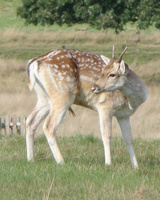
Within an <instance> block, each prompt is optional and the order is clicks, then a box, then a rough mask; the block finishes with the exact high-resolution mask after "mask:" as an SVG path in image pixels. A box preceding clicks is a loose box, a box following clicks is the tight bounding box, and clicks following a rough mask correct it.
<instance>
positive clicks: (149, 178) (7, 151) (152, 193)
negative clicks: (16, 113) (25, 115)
mask: <svg viewBox="0 0 160 200" xmlns="http://www.w3.org/2000/svg"><path fill="white" fill-rule="evenodd" d="M0 143H1V144H0V147H1V151H0V157H1V159H0V196H1V199H2V200H3V199H4V200H6V199H17V200H18V199H23V200H25V199H26V200H28V199H30V200H31V199H34V200H36V199H37V200H40V199H54V200H55V199H58V200H60V199H65V200H66V199H68V200H69V199H77V200H79V199H87V200H88V199H95V200H97V199H101V200H102V199H113V200H118V199H148V200H150V199H154V200H156V199H157V200H158V199H159V195H160V188H159V168H160V160H159V155H160V141H156V140H155V141H154V140H152V141H146V140H142V139H136V141H135V143H134V146H135V150H136V154H137V158H138V161H139V170H134V169H132V167H131V164H130V161H129V156H128V154H127V152H126V148H125V145H124V143H123V141H122V140H121V139H119V138H114V139H113V141H112V162H113V164H112V166H110V167H105V166H104V154H103V147H102V142H101V141H100V140H99V139H95V138H93V137H92V136H86V137H83V136H76V137H68V138H58V143H59V146H60V149H61V151H62V154H63V155H64V158H65V161H66V164H65V165H63V166H61V165H57V164H56V163H55V161H54V159H53V157H52V154H51V152H50V149H49V147H48V144H47V142H46V139H45V138H44V137H39V138H37V139H36V140H35V152H36V161H35V162H34V163H28V162H27V161H26V155H25V154H26V152H25V139H24V138H23V137H21V136H18V137H15V136H10V137H5V136H1V140H0Z"/></svg>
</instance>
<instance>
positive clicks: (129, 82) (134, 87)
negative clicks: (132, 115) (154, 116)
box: [121, 70, 147, 109]
mask: <svg viewBox="0 0 160 200" xmlns="http://www.w3.org/2000/svg"><path fill="white" fill-rule="evenodd" d="M121 92H122V93H123V94H124V95H125V96H126V97H127V98H128V103H129V107H130V109H137V108H138V106H139V105H141V104H142V103H143V102H144V101H145V100H146V98H147V87H146V85H145V84H144V82H143V81H142V80H141V79H139V78H138V76H137V75H136V74H135V73H134V72H133V71H132V70H130V72H129V73H128V75H127V78H126V82H125V84H124V86H123V88H122V89H121Z"/></svg>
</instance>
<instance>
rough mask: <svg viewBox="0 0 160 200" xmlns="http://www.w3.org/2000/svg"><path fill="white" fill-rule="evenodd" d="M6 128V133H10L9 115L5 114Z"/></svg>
mask: <svg viewBox="0 0 160 200" xmlns="http://www.w3.org/2000/svg"><path fill="white" fill-rule="evenodd" d="M4 128H5V134H6V135H9V117H8V116H5V118H4Z"/></svg>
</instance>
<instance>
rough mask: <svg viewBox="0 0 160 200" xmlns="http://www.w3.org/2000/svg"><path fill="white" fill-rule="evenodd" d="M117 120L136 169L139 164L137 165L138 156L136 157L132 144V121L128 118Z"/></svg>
mask: <svg viewBox="0 0 160 200" xmlns="http://www.w3.org/2000/svg"><path fill="white" fill-rule="evenodd" d="M117 120H118V123H119V126H120V128H121V131H122V135H123V139H124V141H125V143H126V145H127V149H128V153H129V156H130V160H131V164H132V166H133V167H134V168H138V163H137V159H136V155H135V152H134V148H133V144H132V141H133V139H132V131H131V125H130V119H129V117H127V118H117Z"/></svg>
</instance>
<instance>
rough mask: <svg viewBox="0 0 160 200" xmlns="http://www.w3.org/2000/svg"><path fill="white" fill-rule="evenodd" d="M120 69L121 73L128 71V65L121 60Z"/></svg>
mask: <svg viewBox="0 0 160 200" xmlns="http://www.w3.org/2000/svg"><path fill="white" fill-rule="evenodd" d="M120 71H121V73H122V74H128V71H129V67H128V65H127V64H125V62H124V61H123V60H122V61H121V62H120Z"/></svg>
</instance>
